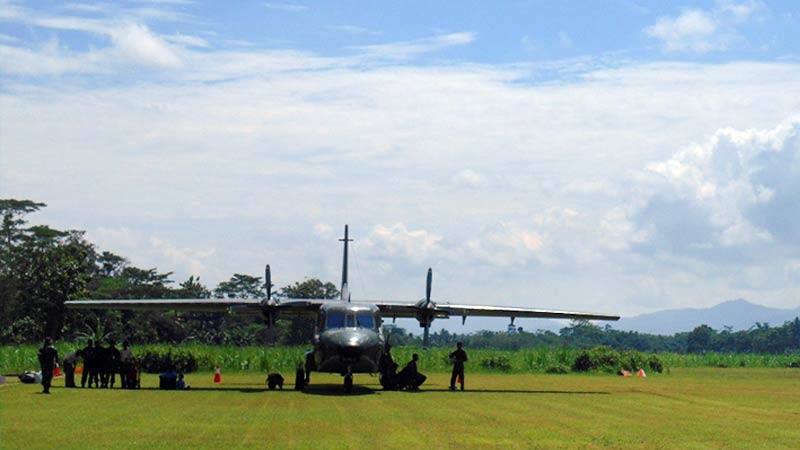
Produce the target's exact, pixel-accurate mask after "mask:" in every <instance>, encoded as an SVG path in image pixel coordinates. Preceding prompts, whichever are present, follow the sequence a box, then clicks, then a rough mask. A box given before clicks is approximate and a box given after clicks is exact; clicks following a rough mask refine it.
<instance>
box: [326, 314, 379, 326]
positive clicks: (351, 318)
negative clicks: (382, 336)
mask: <svg viewBox="0 0 800 450" xmlns="http://www.w3.org/2000/svg"><path fill="white" fill-rule="evenodd" d="M345 327H347V328H355V327H358V328H369V329H374V328H375V317H374V316H373V315H372V314H371V313H369V312H360V313H355V314H353V313H347V314H345V313H343V312H330V313H328V319H327V321H326V322H325V328H345Z"/></svg>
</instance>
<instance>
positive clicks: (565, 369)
mask: <svg viewBox="0 0 800 450" xmlns="http://www.w3.org/2000/svg"><path fill="white" fill-rule="evenodd" d="M544 371H545V373H557V374H563V373H567V372H569V367H567V366H550V367H548V368H547V369H545V370H544Z"/></svg>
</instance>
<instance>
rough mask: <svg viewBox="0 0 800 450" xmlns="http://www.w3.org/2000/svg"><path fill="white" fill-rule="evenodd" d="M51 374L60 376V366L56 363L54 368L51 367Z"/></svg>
mask: <svg viewBox="0 0 800 450" xmlns="http://www.w3.org/2000/svg"><path fill="white" fill-rule="evenodd" d="M53 376H54V377H60V376H61V367H58V364H56V368H55V369H53Z"/></svg>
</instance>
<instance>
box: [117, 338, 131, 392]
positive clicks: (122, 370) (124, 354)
mask: <svg viewBox="0 0 800 450" xmlns="http://www.w3.org/2000/svg"><path fill="white" fill-rule="evenodd" d="M129 347H130V343H129V342H128V341H122V350H120V351H119V384H120V385H122V389H128V388H130V387H131V382H130V380H129V379H128V373H129V372H130V371H131V367H132V366H133V364H132V363H133V352H131V350H130V348H129Z"/></svg>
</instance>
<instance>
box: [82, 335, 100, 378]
mask: <svg viewBox="0 0 800 450" xmlns="http://www.w3.org/2000/svg"><path fill="white" fill-rule="evenodd" d="M87 379H88V380H89V387H90V388H91V387H92V383H94V387H98V388H99V387H100V383H98V382H97V352H96V349H95V348H94V341H92V340H91V339H89V340H88V341H86V347H84V348H83V374H82V375H81V387H86V380H87Z"/></svg>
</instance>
